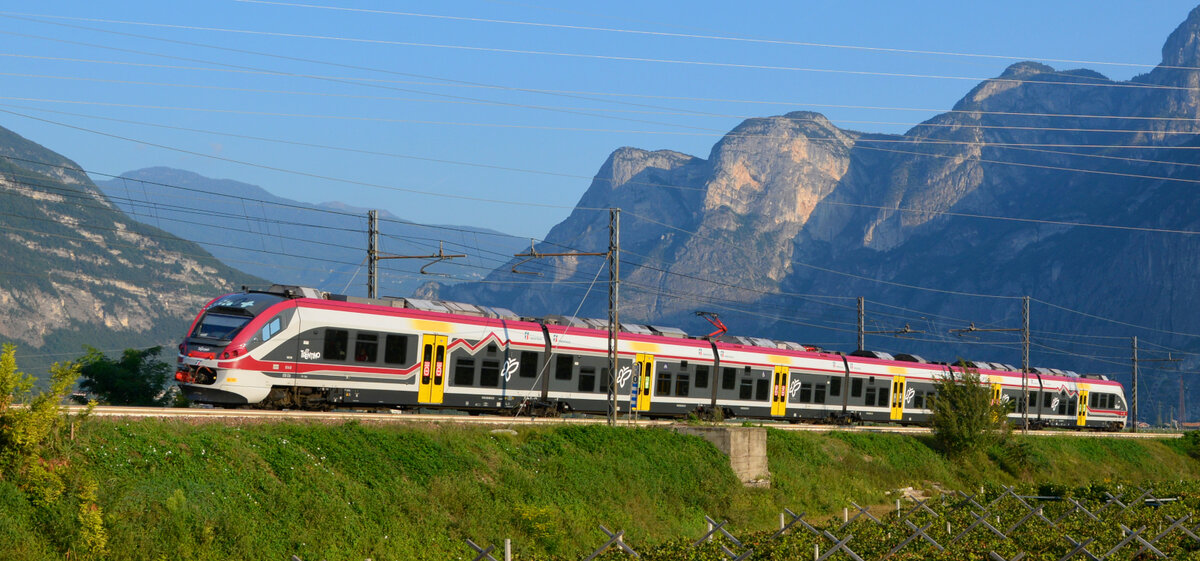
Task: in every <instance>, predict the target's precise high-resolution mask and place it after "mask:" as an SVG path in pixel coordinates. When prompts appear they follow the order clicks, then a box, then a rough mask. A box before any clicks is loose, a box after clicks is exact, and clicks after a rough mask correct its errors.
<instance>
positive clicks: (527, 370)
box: [517, 351, 538, 378]
mask: <svg viewBox="0 0 1200 561" xmlns="http://www.w3.org/2000/svg"><path fill="white" fill-rule="evenodd" d="M537 371H538V354H537V353H535V352H533V351H521V370H519V371H518V372H517V375H518V376H520V377H522V378H535V377H537Z"/></svg>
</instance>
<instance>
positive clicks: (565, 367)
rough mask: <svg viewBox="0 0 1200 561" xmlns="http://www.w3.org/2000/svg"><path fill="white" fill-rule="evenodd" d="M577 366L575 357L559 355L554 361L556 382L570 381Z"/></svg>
mask: <svg viewBox="0 0 1200 561" xmlns="http://www.w3.org/2000/svg"><path fill="white" fill-rule="evenodd" d="M574 366H575V357H573V356H571V355H558V358H556V359H555V360H554V379H555V380H570V379H571V370H572V369H573V368H574Z"/></svg>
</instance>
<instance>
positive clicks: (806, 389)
mask: <svg viewBox="0 0 1200 561" xmlns="http://www.w3.org/2000/svg"><path fill="white" fill-rule="evenodd" d="M810 402H812V384H800V403H810Z"/></svg>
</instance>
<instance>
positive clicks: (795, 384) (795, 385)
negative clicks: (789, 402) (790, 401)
mask: <svg viewBox="0 0 1200 561" xmlns="http://www.w3.org/2000/svg"><path fill="white" fill-rule="evenodd" d="M798 391H800V380H792V384H791V386H789V387H788V395H789V396H792V397H796V392H798Z"/></svg>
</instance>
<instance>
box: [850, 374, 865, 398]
mask: <svg viewBox="0 0 1200 561" xmlns="http://www.w3.org/2000/svg"><path fill="white" fill-rule="evenodd" d="M862 390H863V388H862V378H854V379H852V380H850V397H862V394H863V392H862Z"/></svg>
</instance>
